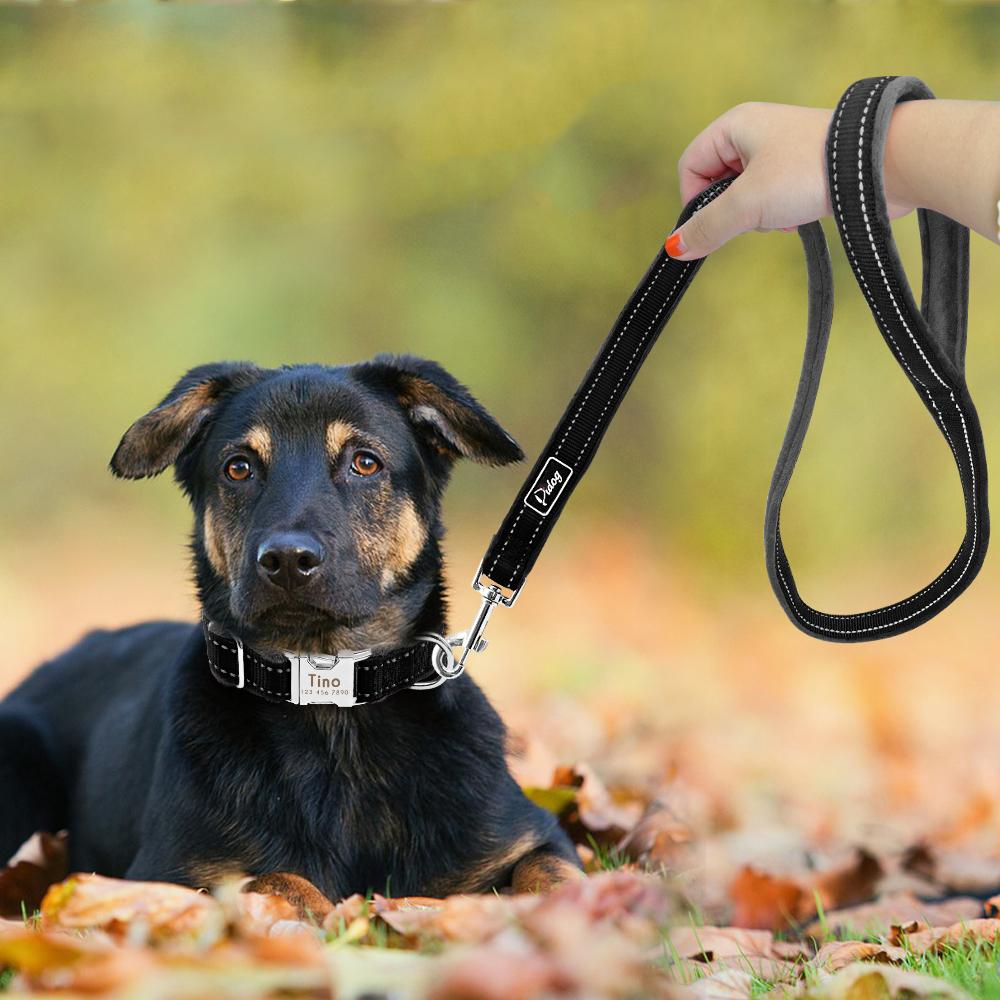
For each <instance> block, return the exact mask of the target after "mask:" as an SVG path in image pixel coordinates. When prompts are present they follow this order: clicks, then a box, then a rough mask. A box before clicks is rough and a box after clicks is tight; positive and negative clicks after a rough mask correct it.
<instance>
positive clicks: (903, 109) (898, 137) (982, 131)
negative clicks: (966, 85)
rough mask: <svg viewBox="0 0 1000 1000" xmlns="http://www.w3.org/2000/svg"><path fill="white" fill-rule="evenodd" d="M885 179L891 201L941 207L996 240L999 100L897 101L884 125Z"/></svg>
mask: <svg viewBox="0 0 1000 1000" xmlns="http://www.w3.org/2000/svg"><path fill="white" fill-rule="evenodd" d="M885 185H886V195H887V197H888V199H889V200H890V201H891V202H896V203H901V204H906V205H913V206H919V207H922V208H930V209H933V210H934V211H936V212H941V213H942V214H943V215H947V216H949V217H950V218H952V219H956V220H957V221H958V222H961V223H962V224H963V225H965V226H968V227H969V228H970V229H974V230H975V231H976V232H977V233H981V234H982V235H983V236H985V237H986V238H987V239H989V240H992V241H993V242H994V243H1000V239H998V234H997V225H998V223H997V199H998V198H1000V103H994V102H989V101H941V100H933V101H906V102H904V103H902V104H900V105H899V106H898V107H897V108H896V110H895V112H894V113H893V116H892V122H891V124H890V126H889V135H888V141H887V143H886V152H885Z"/></svg>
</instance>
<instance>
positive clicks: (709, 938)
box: [666, 927, 790, 962]
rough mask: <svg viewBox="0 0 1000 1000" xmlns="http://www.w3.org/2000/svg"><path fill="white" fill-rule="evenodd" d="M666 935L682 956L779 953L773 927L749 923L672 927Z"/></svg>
mask: <svg viewBox="0 0 1000 1000" xmlns="http://www.w3.org/2000/svg"><path fill="white" fill-rule="evenodd" d="M666 937H667V941H668V942H669V945H670V951H671V953H675V954H676V955H677V956H678V957H679V958H693V959H697V960H699V961H702V962H711V961H713V960H714V959H716V958H725V957H727V956H729V955H759V956H763V957H766V958H775V957H779V956H777V955H776V952H775V948H774V945H775V941H774V935H773V934H772V933H771V932H770V931H762V930H750V929H749V928H746V927H671V928H670V930H669V931H667V934H666ZM780 957H782V958H787V957H790V956H787V955H782V956H780Z"/></svg>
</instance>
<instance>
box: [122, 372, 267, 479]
mask: <svg viewBox="0 0 1000 1000" xmlns="http://www.w3.org/2000/svg"><path fill="white" fill-rule="evenodd" d="M261 374H262V369H260V368H258V367H257V366H256V365H252V364H249V363H248V362H241V361H229V362H220V363H218V364H212V365H200V366H199V367H198V368H192V369H191V370H190V371H189V372H188V373H187V374H186V375H185V376H184V377H183V378H182V379H181V380H180V381H179V382H178V383H177V385H175V386H174V387H173V389H171V390H170V392H168V393H167V396H166V398H165V399H164V400H163V402H162V403H160V405H159V406H157V407H156V408H155V409H153V410H150V411H149V413H147V414H146V415H145V416H143V417H140V418H139V419H138V420H137V421H136V422H135V423H134V424H132V426H131V427H130V428H129V429H128V430H127V431H126V432H125V436H124V437H123V438H122V439H121V442H120V443H119V445H118V447H117V448H116V449H115V453H114V455H112V457H111V471H112V472H113V473H114V474H115V475H116V476H120V477H121V478H122V479H142V478H144V477H145V476H157V475H159V474H160V473H161V472H162V471H163V470H164V469H165V468H167V466H168V465H172V464H173V463H174V462H176V461H177V459H178V458H180V456H181V455H182V454H183V452H184V450H185V449H186V448H187V447H188V445H190V444H191V442H192V441H193V440H194V438H195V435H196V434H197V433H198V431H199V430H200V429H201V427H202V426H203V425H204V424H205V421H206V420H208V418H209V417H210V416H211V415H212V413H213V412H214V411H215V409H216V407H217V406H218V404H219V402H220V401H221V400H222V399H223V398H224V397H225V396H226V395H228V394H229V393H232V392H233V391H235V390H237V389H242V388H245V387H246V386H248V385H252V384H253V383H254V382H256V381H258V380H259V378H260V376H261Z"/></svg>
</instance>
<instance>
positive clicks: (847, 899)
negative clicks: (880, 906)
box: [809, 848, 883, 910]
mask: <svg viewBox="0 0 1000 1000" xmlns="http://www.w3.org/2000/svg"><path fill="white" fill-rule="evenodd" d="M882 872H883V868H882V865H881V863H880V862H879V860H878V858H876V857H875V855H874V854H872V853H871V852H870V851H866V850H865V849H864V848H858V849H857V850H856V851H855V852H854V855H853V857H851V858H850V859H848V860H847V861H844V862H843V863H842V864H840V865H838V866H836V867H835V868H830V869H828V870H826V871H823V872H819V873H818V874H817V875H816V877H815V878H814V879H813V881H812V884H811V886H810V888H811V889H812V890H814V891H815V894H817V895H818V896H819V899H820V902H821V903H822V904H823V909H824V910H837V909H840V908H841V907H842V906H853V905H854V904H856V903H863V902H864V901H865V900H868V899H871V898H872V896H874V895H875V887H876V885H878V880H879V879H880V878H881V877H882ZM809 897H810V898H809V902H810V905H811V906H813V905H814V903H815V898H814V893H813V892H809Z"/></svg>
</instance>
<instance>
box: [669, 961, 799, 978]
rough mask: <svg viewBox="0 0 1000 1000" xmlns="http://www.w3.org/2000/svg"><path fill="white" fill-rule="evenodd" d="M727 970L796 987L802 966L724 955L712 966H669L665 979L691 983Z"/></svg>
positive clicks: (695, 963)
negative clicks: (701, 977)
mask: <svg viewBox="0 0 1000 1000" xmlns="http://www.w3.org/2000/svg"><path fill="white" fill-rule="evenodd" d="M727 970H736V971H741V972H749V973H751V974H752V975H754V976H757V977H758V978H760V979H767V980H769V981H770V982H774V983H794V982H796V981H797V980H798V978H799V974H800V965H799V964H798V963H796V962H786V961H784V960H782V959H780V958H773V957H768V956H766V955H725V956H723V957H720V958H716V959H714V960H713V961H711V962H701V961H698V960H697V959H690V958H686V959H684V960H683V961H681V962H675V963H674V964H673V965H671V966H669V967H668V968H667V971H666V975H667V977H668V978H669V979H671V980H672V981H674V982H678V983H690V982H693V981H694V980H696V979H697V978H698V977H699V976H704V975H710V976H711V975H715V974H716V973H719V972H725V971H727Z"/></svg>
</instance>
